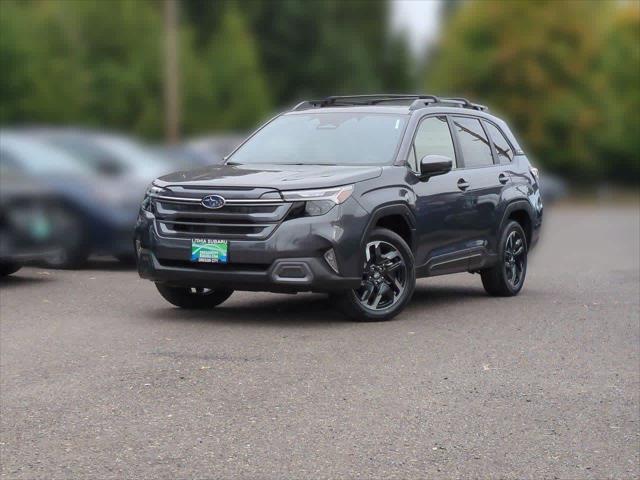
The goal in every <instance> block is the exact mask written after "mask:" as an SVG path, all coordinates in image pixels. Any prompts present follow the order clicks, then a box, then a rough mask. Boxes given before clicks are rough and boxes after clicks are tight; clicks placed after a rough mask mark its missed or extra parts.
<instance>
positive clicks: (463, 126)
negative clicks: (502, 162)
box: [453, 117, 493, 168]
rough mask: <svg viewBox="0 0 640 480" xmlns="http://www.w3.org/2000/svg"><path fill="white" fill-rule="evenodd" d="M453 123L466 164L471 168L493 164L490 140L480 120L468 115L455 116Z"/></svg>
mask: <svg viewBox="0 0 640 480" xmlns="http://www.w3.org/2000/svg"><path fill="white" fill-rule="evenodd" d="M453 124H454V125H455V129H456V134H457V135H458V140H459V141H460V148H461V149H462V158H463V159H464V166H465V167H467V168H471V167H483V166H485V165H493V157H492V156H491V147H490V146H489V140H487V136H486V135H485V134H484V130H483V129H482V125H481V124H480V120H478V119H476V118H468V117H453Z"/></svg>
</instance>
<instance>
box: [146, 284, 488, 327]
mask: <svg viewBox="0 0 640 480" xmlns="http://www.w3.org/2000/svg"><path fill="white" fill-rule="evenodd" d="M480 298H487V299H488V298H489V297H487V294H486V293H485V292H484V290H483V289H482V287H479V288H475V287H470V286H441V285H435V286H434V285H428V284H427V285H418V286H417V287H416V291H415V293H414V295H413V299H412V300H411V302H410V303H409V305H408V306H407V308H406V309H405V310H404V312H402V313H401V314H400V315H398V316H397V317H396V318H395V319H394V320H395V321H402V319H403V317H406V316H407V315H408V316H411V315H412V314H413V313H415V310H416V309H419V310H423V309H425V308H428V309H432V310H433V312H434V314H435V313H440V314H442V313H443V312H446V310H447V309H449V308H453V307H454V306H458V305H460V303H462V302H469V301H474V300H478V299H480ZM231 299H233V297H231ZM145 316H146V317H147V318H149V319H153V320H162V321H170V322H174V321H175V322H190V323H191V322H195V323H211V324H226V325H271V326H274V325H277V326H298V327H305V326H309V327H312V326H318V325H354V324H357V322H353V321H351V320H350V319H349V318H347V317H346V316H344V315H343V314H342V313H341V312H340V311H339V310H337V309H336V308H335V305H333V304H332V303H331V300H330V298H329V297H328V296H326V295H321V294H310V293H300V294H297V295H278V294H270V295H267V294H265V295H264V296H262V295H261V296H260V298H258V299H252V300H251V302H249V303H245V304H241V305H237V304H228V305H227V304H223V305H221V306H219V307H216V308H215V309H213V310H182V309H180V308H174V307H171V306H168V307H166V308H159V309H153V310H152V311H147V312H146V315H145Z"/></svg>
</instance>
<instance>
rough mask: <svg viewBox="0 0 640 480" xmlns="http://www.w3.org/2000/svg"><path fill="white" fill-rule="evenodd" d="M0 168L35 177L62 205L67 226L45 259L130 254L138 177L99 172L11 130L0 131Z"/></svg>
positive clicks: (67, 262)
mask: <svg viewBox="0 0 640 480" xmlns="http://www.w3.org/2000/svg"><path fill="white" fill-rule="evenodd" d="M0 169H2V171H4V172H10V173H11V174H12V175H20V176H22V177H26V178H29V179H31V180H32V181H33V182H37V184H39V185H42V186H43V188H46V189H47V190H48V191H51V192H53V193H54V194H55V196H56V198H57V199H58V201H59V202H60V204H61V205H62V208H63V210H64V214H65V215H64V216H65V218H64V222H65V225H66V227H65V228H66V232H65V235H64V238H63V243H62V245H61V248H60V249H59V250H58V254H57V255H55V256H50V257H48V258H47V264H48V265H50V266H52V267H59V268H77V267H80V266H82V265H83V264H84V263H85V262H86V260H87V258H88V257H89V255H90V254H92V253H101V254H109V255H114V256H116V257H118V258H120V259H122V260H127V261H131V259H133V258H134V251H133V247H132V246H131V237H132V235H133V228H134V225H135V222H136V216H137V212H138V207H139V203H140V198H142V196H143V195H144V192H143V191H144V189H145V187H142V186H141V181H140V180H139V179H131V180H129V179H127V178H117V179H112V178H108V177H102V176H99V175H97V174H96V172H95V171H94V170H93V169H92V168H91V167H90V166H88V165H86V164H85V163H84V162H83V161H81V160H79V159H78V158H76V157H74V156H73V155H72V154H70V153H69V152H65V151H62V150H61V149H59V148H56V147H54V146H53V145H50V144H46V143H43V142H40V141H38V140H35V139H34V138H33V137H32V136H31V135H27V134H23V133H17V132H13V131H1V132H0Z"/></svg>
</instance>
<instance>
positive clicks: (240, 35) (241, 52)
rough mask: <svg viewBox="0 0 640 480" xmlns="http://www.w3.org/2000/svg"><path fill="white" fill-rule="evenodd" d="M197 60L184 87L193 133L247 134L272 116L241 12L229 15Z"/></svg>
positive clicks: (251, 40) (266, 89) (228, 11)
mask: <svg viewBox="0 0 640 480" xmlns="http://www.w3.org/2000/svg"><path fill="white" fill-rule="evenodd" d="M198 60H199V65H192V67H191V68H189V69H188V71H189V72H190V73H189V75H190V76H189V77H188V78H187V82H185V83H186V84H187V85H186V86H185V88H186V90H185V105H186V107H187V108H186V111H187V112H188V118H187V119H185V121H186V127H187V129H188V130H189V131H197V130H206V129H239V130H245V129H248V128H250V127H253V126H255V124H256V123H257V122H259V121H260V120H262V119H264V117H265V116H266V115H267V114H268V113H269V112H270V110H271V100H270V95H269V91H268V88H267V84H266V81H265V79H264V77H263V75H262V70H261V67H260V64H259V59H258V55H257V48H256V45H255V40H254V39H253V36H252V34H251V32H250V31H249V29H248V28H247V25H246V23H245V20H244V18H243V16H242V14H241V13H240V11H239V10H237V9H235V8H229V9H227V10H226V11H225V13H224V15H223V17H222V19H221V20H220V29H219V31H218V32H217V33H216V34H215V35H214V36H213V38H212V39H211V41H210V43H209V45H208V46H207V47H206V48H205V50H204V52H203V54H202V56H201V57H199V58H198Z"/></svg>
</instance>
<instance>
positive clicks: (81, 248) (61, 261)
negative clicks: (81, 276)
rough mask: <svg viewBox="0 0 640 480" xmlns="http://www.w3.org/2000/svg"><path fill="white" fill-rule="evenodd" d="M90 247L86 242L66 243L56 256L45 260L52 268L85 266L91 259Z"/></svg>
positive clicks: (68, 268)
mask: <svg viewBox="0 0 640 480" xmlns="http://www.w3.org/2000/svg"><path fill="white" fill-rule="evenodd" d="M89 254H90V251H89V248H88V247H87V245H86V244H77V245H65V246H64V247H63V248H62V249H61V250H60V251H59V252H58V253H57V254H56V255H55V256H53V257H51V258H49V259H47V260H46V261H45V263H46V265H47V266H48V267H50V268H60V269H63V270H74V269H79V268H82V267H84V266H85V265H86V264H87V260H88V259H89Z"/></svg>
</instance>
